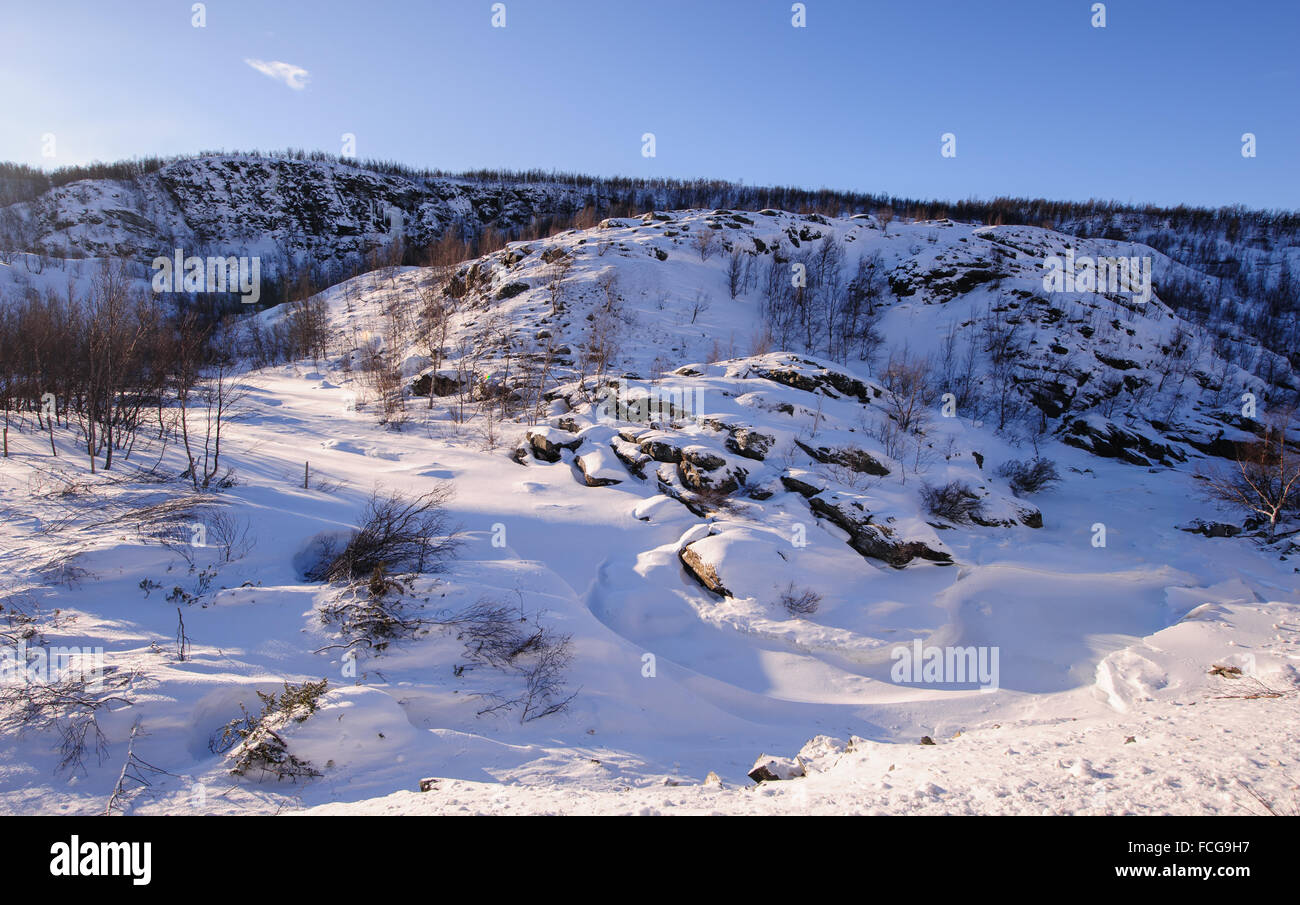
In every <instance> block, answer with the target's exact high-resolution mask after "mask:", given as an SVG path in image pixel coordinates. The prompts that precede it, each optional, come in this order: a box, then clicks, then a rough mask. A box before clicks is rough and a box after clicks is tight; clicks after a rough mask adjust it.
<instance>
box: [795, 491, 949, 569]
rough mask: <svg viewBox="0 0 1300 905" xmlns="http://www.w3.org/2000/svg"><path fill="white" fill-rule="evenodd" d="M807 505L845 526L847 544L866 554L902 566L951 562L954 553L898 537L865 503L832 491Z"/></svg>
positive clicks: (921, 541)
mask: <svg viewBox="0 0 1300 905" xmlns="http://www.w3.org/2000/svg"><path fill="white" fill-rule="evenodd" d="M808 506H809V508H810V509H812V511H813V512H815V513H816V514H817V515H820V516H822V517H823V518H825V519H826V520H827V521H829V522H831V523H832V524H834V525H837V526H838V527H840V528H842V529H843V530H844V531H845V532H847V533H848V535H849V540H848V544H849V546H850V547H852V548H853V549H854V550H857V551H858V552H859V553H861V554H862V555H863V556H866V557H868V558H870V559H878V560H880V561H881V562H884V563H887V564H888V565H891V566H893V567H894V568H896V569H901V568H902V567H903V566H905V565H907V564H908V563H910V562H911V561H912V560H914V559H918V558H920V559H925V560H929V561H930V562H936V563H951V562H952V555H951V554H949V553H945V552H943V551H941V550H936V549H934V547H933V546H931V545H930V543H928V542H927V541H925V540H921V539H918V538H907V537H901V536H899V534H898V532H897V529H895V528H894V527H892V526H890V525H883V524H881V525H878V524H876V523H875V522H874V521H873V520H872V514H871V512H869V511H868V510H867V509H866V508H865V506H864V505H863V504H862V502H860V501H858V500H852V499H846V498H844V497H842V496H841V495H839V494H833V495H831V497H830V498H829V499H824V498H822V497H820V496H815V497H813V498H812V499H810V500H809V501H808Z"/></svg>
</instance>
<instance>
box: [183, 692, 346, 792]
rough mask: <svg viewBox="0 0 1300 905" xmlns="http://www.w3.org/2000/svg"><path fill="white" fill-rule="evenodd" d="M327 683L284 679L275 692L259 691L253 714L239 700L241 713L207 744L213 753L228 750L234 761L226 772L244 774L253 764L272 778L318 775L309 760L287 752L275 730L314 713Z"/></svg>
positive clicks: (285, 745)
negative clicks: (294, 682)
mask: <svg viewBox="0 0 1300 905" xmlns="http://www.w3.org/2000/svg"><path fill="white" fill-rule="evenodd" d="M327 685H328V680H327V679H321V680H320V681H319V682H304V683H303V684H302V685H290V684H289V683H288V682H285V683H284V691H283V692H281V693H280V694H279V695H278V696H277V695H275V694H274V693H272V694H264V693H262V692H260V691H259V692H258V693H257V696H258V698H259V699H261V702H262V712H261V713H260V714H258V715H257V716H253V715H252V714H250V713H249V712H248V710H247V709H246V708H245V707H244V706H243V705H242V704H241V705H240V709H241V710H243V712H244V715H243V716H242V717H237V718H236V719H233V720H231V721H230V722H229V723H227V724H226V725H224V726H222V727H221V728H220V729H218V730H217V731H216V732H215V733H214V734H213V736H212V739H211V740H210V741H209V743H208V747H209V748H210V749H211V751H212V753H214V754H225V753H227V752H229V753H230V756H231V757H232V758H233V759H234V761H235V765H234V766H233V767H232V768H231V770H230V772H231V773H232V774H234V775H235V776H245V775H247V773H248V771H249V770H250V769H252V768H254V767H256V768H259V769H260V770H261V771H262V773H263V774H266V773H270V774H272V775H274V776H275V778H276V779H284V778H285V777H286V776H287V777H289V778H291V779H297V778H298V777H299V776H303V777H313V776H320V775H321V772H320V771H319V770H317V769H316V768H315V767H314V766H312V765H311V764H310V763H308V762H307V761H304V760H301V759H299V758H297V757H294V756H293V755H292V754H290V753H289V746H288V743H287V742H285V740H284V738H283V736H281V735H280V733H279V732H278V731H277V730H280V729H283V728H284V727H285V726H287V725H288V724H289V723H290V722H291V721H292V722H295V723H301V722H302V721H303V720H305V719H307V717H309V716H311V715H312V714H313V713H315V712H316V708H317V707H318V706H319V702H320V697H321V695H323V694H324V693H325V688H326V686H327Z"/></svg>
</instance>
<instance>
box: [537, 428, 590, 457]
mask: <svg viewBox="0 0 1300 905" xmlns="http://www.w3.org/2000/svg"><path fill="white" fill-rule="evenodd" d="M525 439H526V440H527V441H528V445H529V447H530V448H531V449H532V451H533V457H534V458H536V459H538V460H540V461H542V462H558V461H560V450H563V449H568V450H576V449H577V448H578V447H579V446H581V445H582V440H581V439H573V438H568V437H566V436H565V434H563V433H562V432H560V431H559V430H558V429H557V428H551V427H539V428H537V429H536V430H530V431H529V432H528V433H527V434H526V435H525Z"/></svg>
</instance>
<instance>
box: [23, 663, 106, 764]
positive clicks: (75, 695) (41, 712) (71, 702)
mask: <svg viewBox="0 0 1300 905" xmlns="http://www.w3.org/2000/svg"><path fill="white" fill-rule="evenodd" d="M131 679H132V677H130V676H128V677H126V678H124V679H120V680H118V681H117V682H115V683H113V684H114V685H115V686H116V687H119V688H120V687H122V686H124V685H126V684H129V683H130V682H131ZM104 685H105V680H104V678H103V677H102V676H96V675H91V674H85V673H82V674H78V675H74V676H71V677H68V678H61V679H58V680H56V681H51V682H31V681H26V682H20V683H15V684H6V685H4V686H0V727H3V728H5V729H10V730H15V731H17V732H18V733H19V734H26V733H28V732H38V733H46V732H48V733H51V734H53V735H54V736H56V737H57V738H58V739H59V748H58V750H59V765H58V770H59V772H63V771H74V772H75V771H77V770H81V771H82V772H85V760H86V757H87V756H89V755H92V754H93V755H94V757H95V759H96V762H97V763H103V762H104V758H105V756H107V754H108V738H107V737H106V736H105V735H104V732H103V730H102V729H100V726H99V713H100V711H103V710H105V709H107V708H111V707H113V706H114V705H118V706H123V707H129V706H131V703H132V702H131V701H130V700H127V699H126V698H123V697H120V696H119V695H116V694H112V693H109V692H108V691H107V690H106V688H105V687H104Z"/></svg>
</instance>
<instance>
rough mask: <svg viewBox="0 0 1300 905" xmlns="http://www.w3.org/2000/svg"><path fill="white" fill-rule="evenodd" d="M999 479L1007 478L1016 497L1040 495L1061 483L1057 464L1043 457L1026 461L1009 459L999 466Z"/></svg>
mask: <svg viewBox="0 0 1300 905" xmlns="http://www.w3.org/2000/svg"><path fill="white" fill-rule="evenodd" d="M998 477H1001V478H1006V480H1007V483H1008V484H1010V485H1011V492H1012V493H1014V494H1015V495H1016V496H1024V495H1025V494H1027V493H1038V491H1040V490H1046V489H1047V488H1048V487H1051V486H1052V485H1054V484H1059V483H1060V481H1061V475H1060V473H1059V472H1058V471H1057V470H1056V463H1055V462H1053V461H1052V460H1051V459H1044V458H1042V457H1041V456H1035V457H1034V458H1032V459H1024V460H1022V459H1009V460H1007V461H1006V462H1003V463H1002V465H1001V466H999V468H998Z"/></svg>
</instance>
